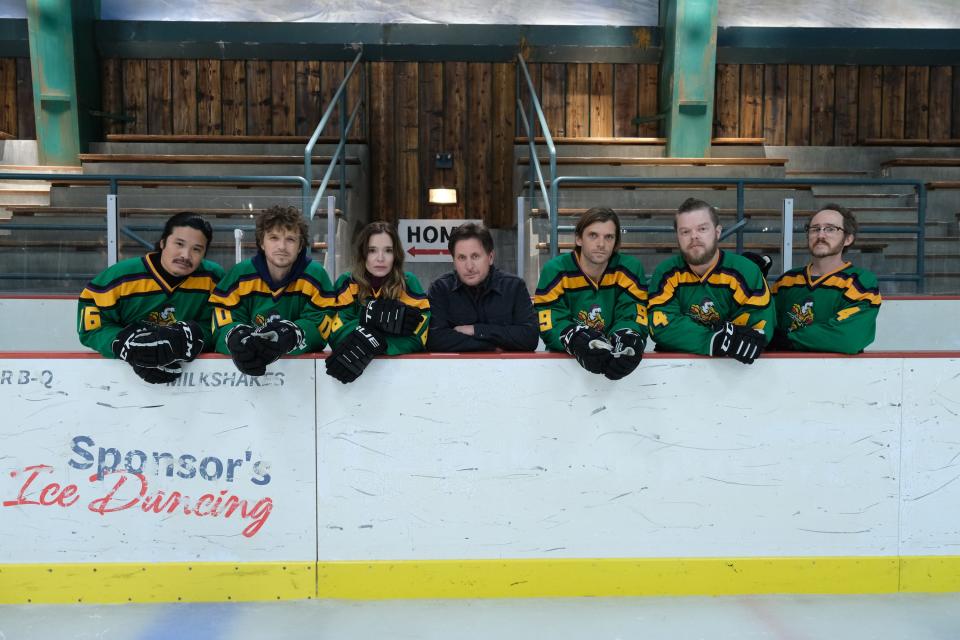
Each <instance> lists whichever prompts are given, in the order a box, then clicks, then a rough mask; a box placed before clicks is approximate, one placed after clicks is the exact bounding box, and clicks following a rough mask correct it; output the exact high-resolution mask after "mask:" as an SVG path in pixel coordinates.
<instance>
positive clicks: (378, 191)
mask: <svg viewBox="0 0 960 640" xmlns="http://www.w3.org/2000/svg"><path fill="white" fill-rule="evenodd" d="M317 70H318V76H317V77H318V78H319V63H318V67H317ZM392 71H393V64H392V63H389V62H373V63H371V64H370V76H369V82H370V90H369V92H368V95H369V96H370V139H371V142H372V141H374V140H376V143H373V144H371V145H370V219H371V220H390V221H394V220H396V219H397V201H396V189H395V188H394V187H393V185H394V176H395V175H396V172H395V170H396V136H395V126H394V122H395V120H394V116H395V108H394V84H393V74H392ZM317 86H318V87H319V82H318V85H317ZM318 122H319V120H318Z"/></svg>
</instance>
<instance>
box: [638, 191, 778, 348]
mask: <svg viewBox="0 0 960 640" xmlns="http://www.w3.org/2000/svg"><path fill="white" fill-rule="evenodd" d="M673 227H674V229H676V230H677V243H678V245H679V247H680V255H678V256H673V257H672V258H668V259H667V260H665V261H663V262H662V263H660V265H659V266H658V267H657V268H656V270H655V271H654V272H653V277H652V278H651V279H650V301H649V309H648V311H649V313H650V319H649V320H650V322H649V326H650V335H651V337H653V340H654V341H655V342H656V343H657V350H659V351H685V352H687V353H698V354H702V355H708V356H728V357H731V358H734V359H735V360H738V361H739V362H743V363H745V364H751V363H753V361H754V360H755V359H756V358H757V357H758V356H759V355H760V353H761V352H762V351H763V348H764V347H765V346H766V344H767V343H768V342H769V341H770V338H771V337H772V333H773V327H774V323H775V320H776V319H775V314H774V308H773V305H772V304H771V299H770V290H769V289H768V288H767V282H766V280H765V279H764V277H763V274H762V273H761V272H760V269H759V268H758V267H757V265H756V264H754V262H753V261H752V260H750V259H748V258H745V257H743V256H740V255H737V254H735V253H729V252H727V251H723V250H722V249H720V248H719V246H718V243H719V241H720V233H721V231H722V227H721V226H720V219H719V217H718V216H717V210H716V209H715V208H714V207H713V206H711V205H710V204H708V203H706V202H704V201H703V200H698V199H696V198H688V199H687V200H685V201H684V202H683V204H681V205H680V208H679V209H677V213H676V215H675V216H674V221H673Z"/></svg>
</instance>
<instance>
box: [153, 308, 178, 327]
mask: <svg viewBox="0 0 960 640" xmlns="http://www.w3.org/2000/svg"><path fill="white" fill-rule="evenodd" d="M147 322H149V323H150V324H156V325H160V326H167V325H171V324H176V323H177V308H176V307H167V308H165V309H164V310H163V311H151V312H150V313H148V314H147Z"/></svg>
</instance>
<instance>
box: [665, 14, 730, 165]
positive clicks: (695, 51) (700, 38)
mask: <svg viewBox="0 0 960 640" xmlns="http://www.w3.org/2000/svg"><path fill="white" fill-rule="evenodd" d="M717 3H718V0H661V4H660V19H661V21H662V22H663V24H662V31H663V66H662V69H661V91H660V99H661V109H660V111H661V112H662V113H664V114H665V115H666V134H667V148H666V154H667V156H669V157H682V158H705V157H707V156H708V155H709V154H710V140H711V138H712V136H713V93H714V79H715V77H716V66H717V64H716V63H717V11H718V5H717Z"/></svg>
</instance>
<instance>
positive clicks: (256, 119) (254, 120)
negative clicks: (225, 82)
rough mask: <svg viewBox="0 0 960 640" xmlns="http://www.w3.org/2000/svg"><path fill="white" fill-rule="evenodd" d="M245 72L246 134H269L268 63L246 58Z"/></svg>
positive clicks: (269, 97) (269, 85) (269, 86)
mask: <svg viewBox="0 0 960 640" xmlns="http://www.w3.org/2000/svg"><path fill="white" fill-rule="evenodd" d="M246 73H247V76H246V81H247V135H251V136H268V135H270V134H271V131H270V128H271V127H270V118H271V109H270V103H271V96H270V88H271V83H270V63H269V62H268V61H266V60H248V61H247V69H246Z"/></svg>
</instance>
